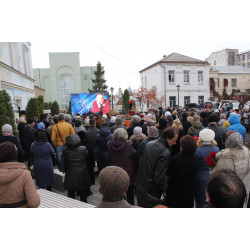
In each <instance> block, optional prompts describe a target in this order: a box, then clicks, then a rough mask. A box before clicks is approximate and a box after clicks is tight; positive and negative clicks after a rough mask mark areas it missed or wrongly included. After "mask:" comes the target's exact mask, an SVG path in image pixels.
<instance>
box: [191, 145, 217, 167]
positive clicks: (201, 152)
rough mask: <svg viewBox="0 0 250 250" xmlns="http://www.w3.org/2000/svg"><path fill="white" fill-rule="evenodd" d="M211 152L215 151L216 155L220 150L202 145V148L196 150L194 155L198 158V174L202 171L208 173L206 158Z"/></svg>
mask: <svg viewBox="0 0 250 250" xmlns="http://www.w3.org/2000/svg"><path fill="white" fill-rule="evenodd" d="M212 151H215V152H216V153H218V152H220V149H219V148H218V147H216V146H209V145H204V147H198V148H197V150H196V153H195V154H196V155H198V156H199V157H200V168H199V171H198V172H203V171H208V172H209V168H208V164H207V162H206V158H207V156H208V155H209V154H210V153H211V152H212Z"/></svg>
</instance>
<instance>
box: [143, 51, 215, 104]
mask: <svg viewBox="0 0 250 250" xmlns="http://www.w3.org/2000/svg"><path fill="white" fill-rule="evenodd" d="M140 79H141V85H142V86H143V87H145V88H148V89H150V88H151V87H152V86H156V88H157V96H158V98H160V97H161V96H165V97H166V98H165V107H167V106H170V107H173V106H176V105H178V102H179V106H182V107H183V106H185V105H186V104H188V103H197V104H198V103H204V102H206V101H208V100H209V99H210V89H209V63H208V62H205V61H201V60H198V59H194V58H191V57H187V56H184V55H181V54H177V53H172V54H170V55H169V56H164V57H163V58H162V59H161V60H160V61H158V62H156V63H154V64H152V65H150V66H148V67H147V68H145V69H143V70H141V71H140ZM177 85H179V86H180V88H179V100H178V90H177Z"/></svg>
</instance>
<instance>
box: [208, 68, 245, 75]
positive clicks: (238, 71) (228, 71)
mask: <svg viewBox="0 0 250 250" xmlns="http://www.w3.org/2000/svg"><path fill="white" fill-rule="evenodd" d="M210 68H211V69H212V70H216V71H218V72H219V73H220V74H250V70H248V69H246V68H244V67H242V66H211V67H210Z"/></svg>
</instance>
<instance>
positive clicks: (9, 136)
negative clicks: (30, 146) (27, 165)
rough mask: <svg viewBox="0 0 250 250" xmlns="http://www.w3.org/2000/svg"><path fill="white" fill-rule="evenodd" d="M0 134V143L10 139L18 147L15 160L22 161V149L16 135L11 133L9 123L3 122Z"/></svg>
mask: <svg viewBox="0 0 250 250" xmlns="http://www.w3.org/2000/svg"><path fill="white" fill-rule="evenodd" d="M2 135H3V136H0V144H1V143H3V142H7V141H10V142H12V143H14V144H15V145H16V147H17V149H18V154H17V159H16V160H17V161H18V162H23V160H24V159H23V150H22V147H21V145H20V143H19V141H18V139H17V137H16V136H14V135H13V131H12V126H11V125H10V124H5V125H3V126H2Z"/></svg>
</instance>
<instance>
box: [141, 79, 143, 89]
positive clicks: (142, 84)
mask: <svg viewBox="0 0 250 250" xmlns="http://www.w3.org/2000/svg"><path fill="white" fill-rule="evenodd" d="M141 85H142V87H143V77H142V78H141Z"/></svg>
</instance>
